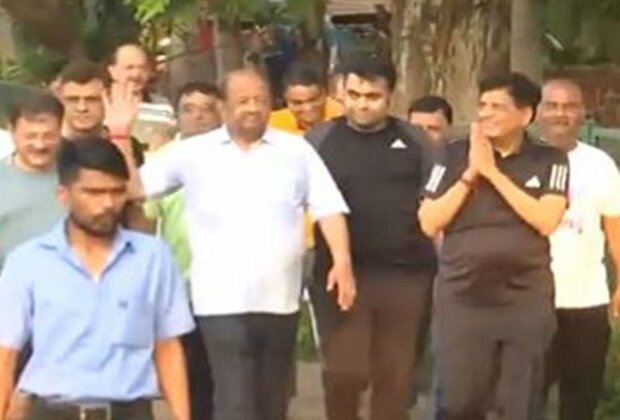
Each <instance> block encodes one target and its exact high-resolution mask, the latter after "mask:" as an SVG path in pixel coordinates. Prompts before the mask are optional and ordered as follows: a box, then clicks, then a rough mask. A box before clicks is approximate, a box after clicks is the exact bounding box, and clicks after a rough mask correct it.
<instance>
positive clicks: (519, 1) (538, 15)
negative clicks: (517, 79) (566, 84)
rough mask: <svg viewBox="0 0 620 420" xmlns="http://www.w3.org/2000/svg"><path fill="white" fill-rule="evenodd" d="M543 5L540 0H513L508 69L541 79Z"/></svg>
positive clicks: (542, 65)
mask: <svg viewBox="0 0 620 420" xmlns="http://www.w3.org/2000/svg"><path fill="white" fill-rule="evenodd" d="M544 12H545V5H544V3H543V2H542V1H541V0H513V2H512V19H511V26H510V33H511V40H510V69H511V70H512V71H517V72H520V73H523V74H525V75H526V76H528V77H530V78H531V79H532V80H535V81H538V82H540V81H542V77H543V67H544V58H543V55H544V51H543V47H542V39H543V35H544V34H543V31H544V21H545V19H544Z"/></svg>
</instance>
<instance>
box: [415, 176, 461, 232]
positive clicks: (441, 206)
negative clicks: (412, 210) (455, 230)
mask: <svg viewBox="0 0 620 420" xmlns="http://www.w3.org/2000/svg"><path fill="white" fill-rule="evenodd" d="M471 189H472V185H471V184H468V183H466V182H463V181H457V182H456V183H455V184H454V185H453V186H452V187H450V188H449V189H448V191H446V192H445V193H444V195H442V196H440V197H438V198H435V199H431V198H425V199H424V200H423V201H422V204H421V205H420V208H419V210H418V219H419V220H420V227H421V228H422V232H424V234H425V235H426V236H428V237H429V238H435V237H437V235H438V234H439V233H440V232H442V231H443V230H444V229H445V228H446V226H448V225H449V224H450V223H451V222H452V220H453V219H454V216H456V214H457V213H458V212H459V210H460V209H461V207H463V204H464V203H465V200H466V199H467V196H468V195H469V193H470V192H471Z"/></svg>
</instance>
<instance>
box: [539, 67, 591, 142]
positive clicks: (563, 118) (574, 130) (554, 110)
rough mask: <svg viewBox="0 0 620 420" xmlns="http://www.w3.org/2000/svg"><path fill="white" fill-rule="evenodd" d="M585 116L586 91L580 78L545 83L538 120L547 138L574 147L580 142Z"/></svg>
mask: <svg viewBox="0 0 620 420" xmlns="http://www.w3.org/2000/svg"><path fill="white" fill-rule="evenodd" d="M584 118H585V107H584V101H583V92H582V90H581V87H580V86H579V85H578V84H577V83H576V82H574V81H572V80H570V79H552V80H549V81H547V82H546V83H545V84H544V85H543V89H542V100H541V102H540V106H539V109H538V114H537V121H538V124H539V126H540V130H541V134H542V136H543V138H544V139H545V140H546V141H548V142H549V143H551V144H553V145H555V146H557V147H559V148H561V149H564V150H571V149H572V148H573V147H575V145H576V144H577V137H578V135H579V130H580V128H581V125H582V124H583V121H584Z"/></svg>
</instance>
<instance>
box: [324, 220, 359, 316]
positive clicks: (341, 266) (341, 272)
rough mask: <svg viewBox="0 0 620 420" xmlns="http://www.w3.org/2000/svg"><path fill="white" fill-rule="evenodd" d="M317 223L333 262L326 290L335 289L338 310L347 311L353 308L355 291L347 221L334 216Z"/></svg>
mask: <svg viewBox="0 0 620 420" xmlns="http://www.w3.org/2000/svg"><path fill="white" fill-rule="evenodd" d="M318 223H319V227H320V228H321V232H322V233H323V237H324V238H325V241H326V242H327V245H328V247H329V250H330V253H331V256H332V261H333V266H332V269H331V271H330V272H329V274H328V278H327V290H328V291H331V290H333V289H334V288H336V289H337V290H336V292H337V293H338V298H337V301H338V305H339V306H340V309H342V310H344V311H346V310H349V309H350V308H351V307H352V306H353V302H354V301H355V296H356V294H357V291H356V284H355V277H354V276H353V269H352V266H351V248H350V245H349V229H348V228H347V221H346V219H345V217H344V215H342V214H334V215H331V216H327V217H323V218H321V219H319V220H318Z"/></svg>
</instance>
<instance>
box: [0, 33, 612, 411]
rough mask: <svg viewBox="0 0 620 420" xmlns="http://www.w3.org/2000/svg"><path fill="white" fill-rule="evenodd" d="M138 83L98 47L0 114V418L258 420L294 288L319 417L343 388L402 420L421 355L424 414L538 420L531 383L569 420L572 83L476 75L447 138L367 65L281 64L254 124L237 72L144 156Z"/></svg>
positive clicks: (581, 400) (598, 258) (583, 332)
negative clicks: (319, 383) (280, 104)
mask: <svg viewBox="0 0 620 420" xmlns="http://www.w3.org/2000/svg"><path fill="white" fill-rule="evenodd" d="M150 71H151V70H150V67H149V59H148V56H147V54H146V53H145V52H144V50H143V49H142V48H140V47H139V46H137V45H131V44H130V45H123V46H120V47H119V48H118V49H117V50H116V51H115V53H114V55H113V57H112V58H111V60H110V62H109V65H108V66H107V68H106V69H105V71H102V68H101V66H99V65H97V64H94V63H90V62H74V63H70V64H69V65H67V67H66V68H65V69H63V71H62V72H61V73H60V75H59V77H58V79H57V84H56V86H55V89H54V92H53V93H52V92H50V93H36V94H29V95H27V96H26V97H24V98H23V99H22V100H20V101H18V102H16V103H15V104H14V106H13V107H12V109H11V111H10V113H9V116H8V117H9V134H10V136H9V137H10V144H8V140H7V141H5V144H4V145H3V147H2V148H1V149H0V150H6V152H3V153H4V154H5V156H3V157H2V160H1V161H0V197H2V199H1V200H0V270H1V274H0V319H1V320H2V322H0V420H5V419H9V418H26V419H33V420H56V419H58V420H60V419H63V420H69V419H71V420H73V419H75V420H78V419H79V420H89V419H108V420H109V419H115V420H143V419H152V418H153V413H152V407H151V402H152V400H153V399H155V398H157V397H158V396H163V398H164V399H165V400H166V402H167V403H168V406H169V409H170V413H171V416H172V418H174V419H176V420H189V419H194V420H208V419H216V420H283V419H285V418H286V417H287V410H288V403H289V400H290V397H291V395H292V393H293V392H294V380H295V378H296V374H295V337H296V331H297V326H298V320H299V313H300V304H301V301H302V296H306V298H307V299H308V300H309V302H308V304H309V305H310V306H311V308H312V310H311V314H312V316H313V317H314V318H315V321H316V325H317V329H318V338H319V339H320V340H319V341H320V354H321V357H320V360H321V362H322V369H323V387H324V395H325V401H324V403H325V418H327V419H329V420H355V419H358V418H360V410H361V400H362V397H363V395H364V393H365V392H366V391H370V392H369V394H370V397H369V413H370V418H371V419H373V420H401V419H407V418H408V415H409V414H408V412H409V409H410V408H411V404H412V393H414V394H415V392H414V391H415V390H414V388H416V384H417V382H418V380H417V379H416V376H417V375H419V370H420V360H421V359H422V357H423V355H424V353H425V349H426V347H427V342H428V345H430V347H431V350H432V354H433V359H434V362H433V373H432V375H433V392H432V394H433V411H434V413H433V416H434V418H435V419H437V420H483V419H486V418H487V416H489V415H492V416H493V415H494V416H496V418H501V419H504V420H537V419H541V418H543V417H544V414H543V413H544V411H545V405H546V404H545V403H546V400H547V395H548V393H549V390H550V388H551V386H553V385H554V384H555V383H556V382H557V383H558V384H559V418H560V419H561V420H588V419H592V418H593V416H594V412H595V409H596V405H597V401H598V399H599V397H600V395H601V392H602V384H603V374H604V371H605V360H606V354H607V347H608V344H609V334H610V332H609V330H610V327H609V317H608V311H609V310H610V308H611V313H612V315H613V316H614V317H615V316H619V315H620V292H615V293H613V298H611V297H610V293H609V290H608V286H607V272H606V268H605V265H604V263H603V260H604V255H605V247H606V245H608V246H609V249H610V251H611V256H612V259H613V262H614V263H615V265H616V267H618V265H619V264H620V174H619V172H618V169H617V168H616V165H615V163H614V162H613V160H612V159H611V158H610V157H609V156H608V155H606V154H605V153H604V152H603V151H601V150H599V149H596V148H594V147H592V146H589V145H587V144H585V143H583V142H580V141H579V130H580V127H581V124H582V122H583V120H584V116H585V107H584V98H583V94H582V91H581V89H580V88H579V86H578V85H577V84H576V83H574V82H573V81H571V80H568V79H560V78H557V79H553V80H549V81H547V82H545V84H544V85H543V87H542V89H541V88H540V87H539V86H537V85H536V84H535V83H533V82H532V81H530V80H529V79H528V78H526V77H525V76H523V75H520V74H516V73H509V74H501V75H496V76H493V77H489V78H486V79H484V80H483V81H481V83H480V93H479V100H478V103H477V104H471V106H472V107H475V108H476V118H475V121H474V122H473V123H472V124H471V126H470V129H469V133H468V135H467V136H466V138H463V139H455V140H452V139H451V138H450V126H451V124H452V120H453V115H452V109H451V107H450V105H449V103H448V102H447V101H446V100H445V99H443V98H441V97H437V96H425V97H423V98H418V99H416V100H414V101H413V102H412V103H411V106H410V108H409V111H408V115H407V119H408V120H403V119H399V118H396V117H394V116H391V115H390V112H389V111H390V100H391V96H392V93H393V90H394V86H395V83H396V74H395V71H394V68H393V67H392V66H391V65H390V64H389V63H385V62H382V61H381V60H379V59H377V58H374V57H357V58H354V59H351V60H349V61H347V62H346V63H343V65H342V67H340V68H339V71H338V75H337V80H338V82H337V87H338V92H336V93H334V94H332V92H330V90H329V88H328V86H329V83H328V82H327V81H326V80H325V77H324V75H323V72H322V71H321V70H320V69H318V68H316V67H315V66H314V65H312V63H305V62H299V63H296V64H294V65H293V66H292V67H291V68H290V69H289V71H288V73H287V76H286V78H285V79H284V87H285V89H284V99H285V102H286V104H287V107H286V108H285V109H282V110H277V111H273V112H272V109H271V97H270V89H269V85H268V82H267V81H266V80H267V79H266V78H265V77H264V75H261V74H258V73H257V72H256V71H254V70H247V69H245V70H236V71H232V72H230V73H229V74H227V75H226V77H225V80H224V81H223V84H222V86H221V88H218V87H216V86H214V85H210V84H206V83H199V82H193V83H188V84H187V85H185V86H183V87H182V88H181V89H180V91H179V93H178V95H177V97H176V98H175V100H174V101H173V104H172V105H173V107H174V109H175V112H176V134H175V135H170V136H169V138H167V139H166V140H167V142H165V143H166V144H164V145H162V144H161V143H162V142H160V141H157V142H155V141H154V142H152V143H151V144H150V145H149V143H148V142H147V143H146V144H145V143H143V142H140V141H138V140H136V139H135V138H134V137H133V136H132V126H133V124H134V122H135V120H136V118H137V116H138V113H139V108H140V104H141V103H144V102H152V101H158V102H161V101H163V99H162V98H157V96H156V95H153V94H152V93H150V92H149V91H148V81H149V78H150ZM534 121H536V122H537V123H538V126H539V127H540V137H537V136H534V135H533V134H531V133H530V132H529V131H528V127H529V126H530V125H531V123H532V122H534ZM616 272H619V273H620V270H616ZM618 275H620V274H618ZM304 290H305V291H306V292H305V293H304ZM414 400H415V398H414Z"/></svg>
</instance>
